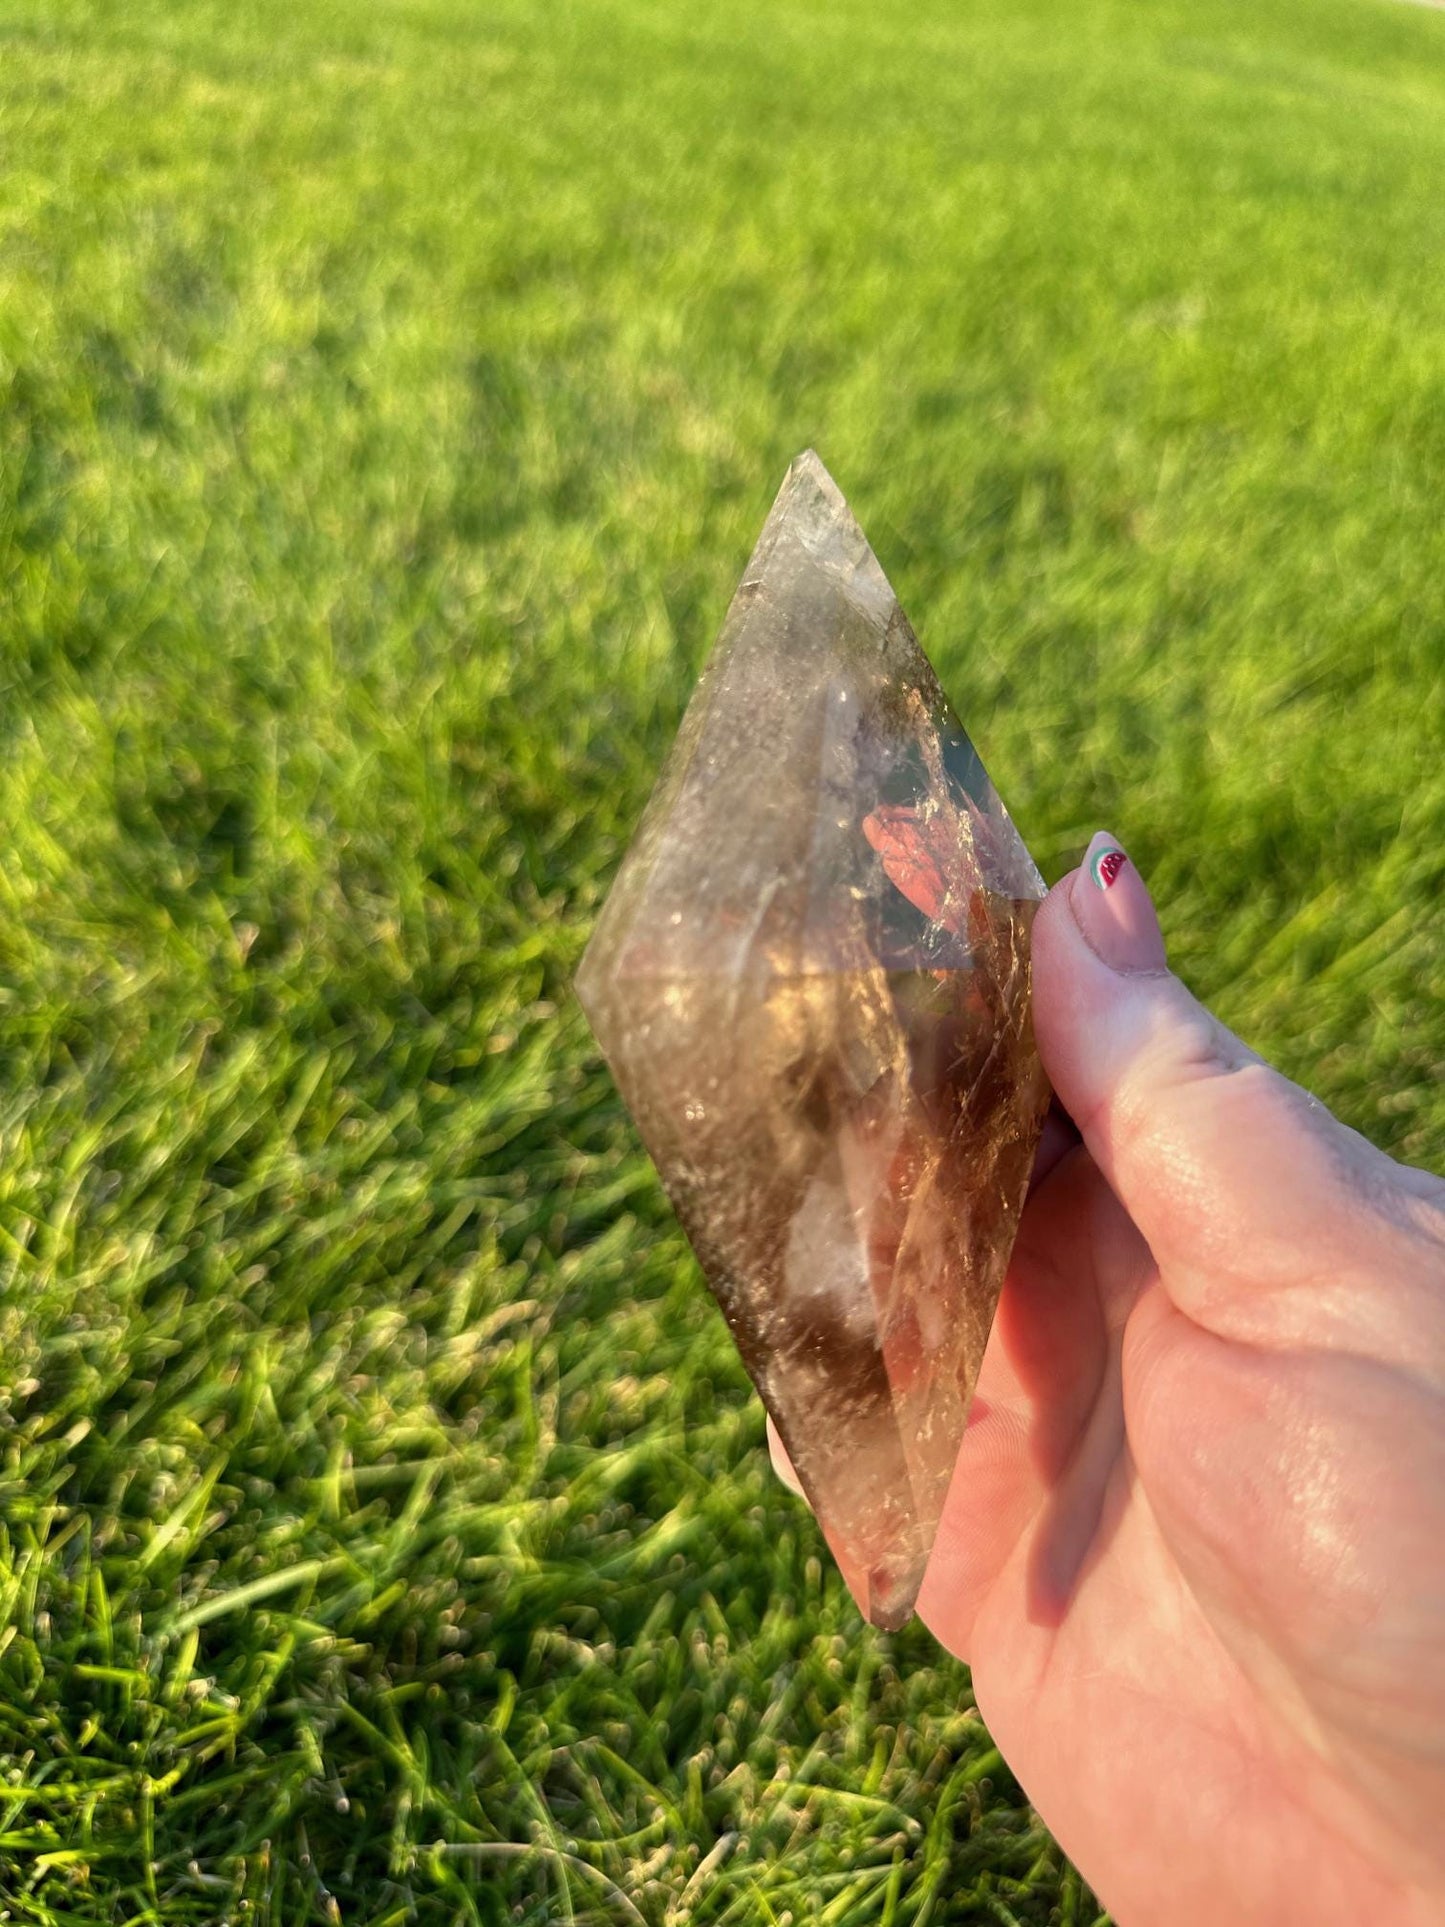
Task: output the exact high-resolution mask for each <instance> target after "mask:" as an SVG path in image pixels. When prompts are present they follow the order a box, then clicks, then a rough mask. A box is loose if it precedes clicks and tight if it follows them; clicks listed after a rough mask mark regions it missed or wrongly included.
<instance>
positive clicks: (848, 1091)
mask: <svg viewBox="0 0 1445 1927" xmlns="http://www.w3.org/2000/svg"><path fill="white" fill-rule="evenodd" d="M1043 893H1044V886H1043V882H1042V879H1041V878H1040V876H1039V873H1038V871H1037V869H1036V868H1035V867H1034V864H1033V861H1032V859H1031V858H1030V856H1029V854H1028V851H1027V850H1026V849H1025V848H1024V845H1023V841H1022V839H1021V838H1020V836H1019V834H1018V832H1017V830H1016V829H1015V828H1014V826H1013V824H1012V822H1011V821H1010V820H1009V817H1008V814H1007V812H1006V811H1005V809H1004V807H1003V805H1002V803H1000V801H999V799H998V796H997V794H996V793H995V791H994V788H993V786H992V784H991V783H990V782H989V780H988V777H987V775H986V774H985V772H984V768H983V765H982V764H981V763H980V761H979V759H978V757H977V755H976V753H975V751H974V749H973V746H972V744H971V743H970V742H969V740H968V738H967V736H966V735H965V734H964V732H963V730H962V729H961V728H960V727H959V724H958V722H957V720H956V719H955V717H954V715H953V712H952V710H951V709H950V708H949V706H948V703H947V701H946V699H945V697H944V695H943V692H942V690H941V688H940V687H939V683H938V679H937V677H936V676H935V675H934V673H933V670H932V668H931V667H930V665H929V663H928V661H927V659H926V657H925V656H924V654H923V652H922V650H921V649H920V648H919V646H918V642H917V640H916V638H915V637H914V634H913V631H912V630H911V629H910V627H909V625H908V621H907V619H906V617H905V616H904V614H903V611H902V610H901V609H900V608H899V606H898V600H897V597H896V596H895V595H894V593H893V591H892V589H891V588H890V587H889V585H888V582H887V580H886V578H885V577H884V574H883V571H882V569H881V568H880V567H879V565H878V562H877V560H876V558H875V557H874V554H873V551H872V550H871V549H870V548H869V546H868V543H867V541H866V540H865V539H864V536H863V533H862V531H861V530H860V528H859V527H858V524H857V523H856V521H855V520H854V519H853V516H852V515H851V513H850V512H849V510H848V507H847V504H846V503H845V502H844V500H843V497H842V495H841V494H840V493H839V491H838V489H837V486H836V485H835V483H834V482H833V480H832V478H831V477H830V476H829V474H828V472H827V470H826V469H825V468H824V467H823V465H822V463H821V462H820V461H819V460H818V458H817V456H816V455H814V454H813V453H812V452H811V451H809V452H808V453H807V454H804V455H802V456H800V457H799V458H798V460H797V461H796V462H794V464H793V466H792V468H791V469H790V470H789V471H788V475H787V478H786V480H785V481H784V483H783V486H782V489H781V490H780V491H779V494H778V498H777V501H776V502H775V503H774V505H773V509H772V513H771V514H770V515H769V517H768V520H767V523H766V525H765V527H764V529H763V532H762V535H761V537H760V539H759V541H758V546H757V548H756V550H755V551H754V553H753V558H752V560H751V562H750V563H749V564H748V567H747V571H746V573H745V574H744V576H743V579H742V581H741V583H740V584H739V586H738V590H737V593H736V595H735V596H734V597H733V601H732V605H731V607H730V608H729V610H728V614H727V619H726V621H725V623H724V625H723V629H722V634H721V635H720V637H719V639H718V642H717V644H716V647H715V648H714V651H713V654H712V659H711V661H710V662H709V664H708V667H707V669H706V671H705V673H704V675H703V677H702V679H701V681H700V682H699V684H698V687H697V690H696V693H695V694H694V696H693V699H692V702H691V704H690V705H689V707H688V711H687V714H686V716H685V718H684V720H683V724H682V728H681V730H680V731H679V734H678V738H677V742H676V744H675V746H674V748H673V751H672V754H671V757H670V758H669V760H668V763H667V765H666V768H665V769H664V771H663V774H662V776H661V778H660V780H659V782H658V785H657V788H656V790H655V792H654V794H653V797H652V801H651V803H650V804H649V806H648V809H647V813H646V815H645V817H644V818H643V822H642V825H641V827H640V829H639V830H638V833H637V836H636V839H635V840H634V842H633V844H632V847H631V849H630V850H629V851H628V854H627V857H626V859H625V860H624V862H623V865H622V868H621V870H620V872H619V874H618V877H617V881H616V883H615V885H614V887H613V890H612V893H611V895H610V896H609V897H608V900H607V902H606V904H605V906H604V908H603V911H602V915H601V918H600V920H599V922H598V925H597V929H596V933H595V935H594V936H593V939H592V943H591V945H590V947H589V949H588V951H587V955H586V957H585V958H584V960H583V964H582V969H581V971H580V973H579V976H578V984H577V988H578V992H579V995H580V997H581V1000H582V1003H583V1006H584V1008H585V1009H586V1011H587V1014H588V1017H589V1018H590V1020H591V1023H592V1027H593V1030H594V1032H595V1033H596V1036H597V1040H598V1042H599V1043H600V1045H601V1046H602V1049H603V1051H604V1052H605V1054H606V1056H607V1059H608V1061H609V1063H610V1064H611V1066H612V1069H613V1071H614V1074H615V1075H616V1078H617V1082H618V1085H619V1087H620V1088H621V1091H622V1094H623V1096H624V1098H625V1099H626V1101H627V1103H628V1105H629V1107H630V1108H631V1110H632V1113H633V1116H634V1117H635V1119H636V1121H637V1125H638V1128H639V1130H640V1131H641V1134H642V1138H643V1141H644V1143H645V1144H646V1145H647V1148H648V1150H649V1151H650V1152H651V1154H652V1157H653V1159H654V1161H655V1163H656V1165H657V1168H658V1171H659V1173H660V1174H661V1177H662V1181H663V1183H664V1185H665V1186H666V1188H667V1191H668V1195H669V1196H670V1198H671V1199H672V1202H673V1204H674V1206H675V1208H676V1210H677V1214H678V1216H679V1218H680V1219H681V1221H682V1224H683V1227H684V1229H685V1230H686V1232H687V1234H688V1236H689V1238H690V1239H691V1241H692V1245H693V1248H694V1250H695V1251H696V1253H697V1256H698V1258H699V1260H700V1261H701V1264H702V1268H703V1271H704V1273H705V1274H706V1277H707V1280H708V1283H709V1284H710V1286H711V1287H712V1290H713V1292H714V1294H715V1295H716V1297H717V1299H718V1302H719V1303H720V1305H721V1306H722V1309H723V1313H724V1315H725V1316H726V1318H727V1321H728V1324H729V1326H730V1328H731V1330H732V1333H733V1336H734V1338H735V1339H736V1341H737V1345H738V1349H739V1351H740V1352H741V1354H742V1357H743V1361H744V1363H745V1364H746V1366H747V1368H748V1371H749V1372H750V1374H751V1375H752V1378H753V1380H754V1382H755V1383H756V1385H757V1387H758V1390H759V1392H760V1393H761V1394H762V1397H763V1401H764V1403H765V1404H766V1406H767V1408H768V1410H769V1411H770V1412H771V1414H772V1416H773V1419H774V1422H775V1423H776V1425H777V1427H778V1430H779V1431H780V1433H781V1434H782V1437H783V1441H784V1443H785V1444H786V1446H787V1448H788V1451H789V1454H790V1455H791V1457H792V1461H793V1464H794V1466H795V1468H796V1470H797V1472H798V1476H799V1478H800V1479H801V1481H802V1484H803V1488H804V1490H805V1492H806V1493H807V1495H808V1498H809V1500H810V1501H811V1503H812V1505H813V1508H814V1510H815V1511H816V1513H817V1515H818V1519H819V1522H820V1524H821V1526H822V1529H823V1532H824V1535H825V1537H826V1538H827V1541H828V1544H829V1546H830V1547H831V1549H832V1551H833V1554H834V1556H835V1558H836V1559H837V1561H838V1564H839V1566H840V1567H841V1568H842V1571H843V1575H844V1577H845V1579H846V1580H847V1581H848V1584H849V1586H850V1588H851V1589H852V1591H853V1594H854V1597H855V1598H856V1599H857V1600H858V1602H859V1604H860V1606H861V1607H862V1608H863V1610H864V1612H865V1613H866V1614H867V1615H868V1617H869V1618H870V1619H872V1620H873V1621H874V1622H875V1623H876V1624H878V1625H880V1626H897V1625H901V1624H902V1623H903V1621H904V1620H905V1619H906V1618H907V1617H908V1615H909V1613H910V1612H911V1610H912V1607H913V1602H914V1599H915V1597H916V1595H917V1591H918V1586H919V1582H920V1580H921V1578H922V1576H923V1568H924V1565H925V1564H926V1562H927V1558H928V1554H929V1550H930V1548H931V1546H932V1543H933V1537H934V1533H935V1531H936V1529H937V1525H938V1519H939V1514H940V1511H941V1509H942V1505H943V1499H944V1495H945V1492H946V1491H947V1487H948V1482H949V1478H950V1475H951V1473H952V1470H953V1465H954V1461H955V1458H956V1456H957V1453H958V1447H959V1442H960V1440H961V1438H962V1436H963V1428H964V1423H965V1420H966V1418H967V1414H968V1405H969V1401H970V1399H971V1397H972V1395H973V1387H974V1382H975V1380H976V1378H977V1376H978V1368H979V1364H980V1361H981V1359H982V1356H983V1349H984V1344H985V1341H986V1340H987V1338H988V1332H989V1326H990V1324H991V1322H992V1319H993V1313H994V1307H995V1304H996V1303H997V1300H998V1293H999V1287H1000V1285H1001V1283H1002V1280H1003V1273H1004V1267H1005V1265H1006V1263H1007V1261H1008V1255H1009V1250H1010V1247H1011V1246H1012V1243H1013V1238H1014V1233H1015V1231H1016V1229H1017V1225H1018V1217H1019V1211H1020V1208H1021V1206H1022V1202H1023V1196H1024V1191H1025V1188H1026V1186H1027V1183H1028V1176H1029V1170H1030V1166H1031V1163H1032V1159H1033V1152H1034V1147H1035V1143H1036V1140H1037V1136H1038V1128H1039V1122H1040V1119H1041V1116H1042V1112H1043V1107H1044V1103H1045V1101H1046V1095H1047V1093H1046V1087H1045V1084H1044V1079H1043V1073H1042V1070H1041V1069H1040V1066H1039V1062H1038V1057H1037V1054H1036V1052H1035V1049H1034V1044H1033V1033H1032V1027H1031V1023H1030V1016H1029V932H1030V927H1031V924H1032V921H1033V914H1034V910H1035V907H1036V904H1037V902H1038V899H1039V898H1040V897H1041V896H1042V895H1043Z"/></svg>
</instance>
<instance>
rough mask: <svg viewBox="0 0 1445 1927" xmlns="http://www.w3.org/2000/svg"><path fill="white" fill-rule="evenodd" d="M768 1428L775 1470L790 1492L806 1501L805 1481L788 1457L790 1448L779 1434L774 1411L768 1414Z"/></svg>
mask: <svg viewBox="0 0 1445 1927" xmlns="http://www.w3.org/2000/svg"><path fill="white" fill-rule="evenodd" d="M766 1419H767V1428H768V1457H769V1458H770V1459H771V1460H772V1462H773V1470H774V1471H775V1472H776V1473H777V1475H778V1477H779V1478H780V1479H781V1480H782V1482H783V1484H784V1485H785V1486H786V1487H787V1488H788V1490H789V1491H790V1492H795V1493H796V1494H797V1495H798V1497H799V1498H800V1499H803V1500H804V1501H805V1502H806V1497H807V1495H806V1494H805V1493H804V1491H803V1482H802V1480H801V1479H800V1478H799V1477H798V1475H797V1473H796V1472H795V1471H794V1470H793V1461H792V1460H791V1459H790V1458H789V1457H788V1448H787V1446H785V1445H784V1444H783V1441H782V1439H781V1438H780V1437H779V1436H778V1428H777V1426H776V1425H774V1423H773V1417H772V1413H771V1412H769V1413H767V1414H766Z"/></svg>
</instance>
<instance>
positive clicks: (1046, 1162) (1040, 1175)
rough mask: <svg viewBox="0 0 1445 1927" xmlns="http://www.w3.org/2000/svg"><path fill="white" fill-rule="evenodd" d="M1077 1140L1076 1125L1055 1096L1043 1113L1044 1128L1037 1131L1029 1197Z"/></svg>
mask: <svg viewBox="0 0 1445 1927" xmlns="http://www.w3.org/2000/svg"><path fill="white" fill-rule="evenodd" d="M1079 1142H1080V1139H1079V1132H1078V1127H1077V1125H1076V1124H1075V1123H1074V1120H1073V1119H1072V1118H1071V1117H1070V1116H1069V1114H1068V1112H1067V1111H1066V1110H1065V1109H1064V1107H1063V1105H1062V1104H1060V1103H1059V1101H1058V1099H1057V1098H1055V1099H1054V1101H1053V1103H1051V1104H1050V1106H1049V1108H1048V1111H1047V1112H1046V1113H1045V1116H1044V1128H1043V1130H1042V1131H1041V1132H1040V1133H1039V1146H1038V1149H1037V1150H1036V1151H1035V1153H1034V1168H1033V1171H1032V1174H1031V1175H1030V1177H1029V1195H1030V1197H1032V1196H1033V1194H1034V1192H1035V1191H1037V1190H1038V1188H1039V1186H1040V1185H1041V1184H1042V1183H1043V1181H1044V1179H1045V1178H1046V1177H1047V1176H1048V1175H1049V1173H1050V1171H1052V1170H1054V1168H1055V1167H1056V1166H1057V1165H1059V1164H1061V1163H1062V1162H1063V1160H1064V1159H1065V1158H1066V1157H1067V1156H1068V1155H1069V1153H1070V1151H1072V1150H1073V1149H1074V1148H1075V1146H1076V1145H1077V1144H1078V1143H1079Z"/></svg>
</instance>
